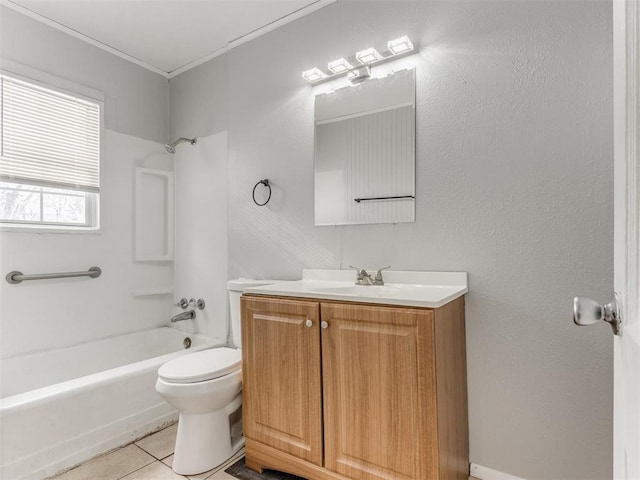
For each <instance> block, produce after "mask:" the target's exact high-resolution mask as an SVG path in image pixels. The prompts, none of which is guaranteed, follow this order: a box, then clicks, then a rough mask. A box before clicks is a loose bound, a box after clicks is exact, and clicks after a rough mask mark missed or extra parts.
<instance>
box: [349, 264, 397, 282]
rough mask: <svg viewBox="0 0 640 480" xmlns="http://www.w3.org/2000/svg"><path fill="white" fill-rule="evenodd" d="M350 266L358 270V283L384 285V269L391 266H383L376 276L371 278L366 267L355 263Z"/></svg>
mask: <svg viewBox="0 0 640 480" xmlns="http://www.w3.org/2000/svg"><path fill="white" fill-rule="evenodd" d="M349 267H350V268H353V269H354V270H355V271H356V272H357V276H356V285H384V279H383V278H382V271H383V270H386V269H388V268H391V266H387V267H382V268H381V269H379V270H378V272H377V273H376V278H371V275H370V274H369V273H367V271H366V270H365V269H364V268H357V267H354V266H353V265H349Z"/></svg>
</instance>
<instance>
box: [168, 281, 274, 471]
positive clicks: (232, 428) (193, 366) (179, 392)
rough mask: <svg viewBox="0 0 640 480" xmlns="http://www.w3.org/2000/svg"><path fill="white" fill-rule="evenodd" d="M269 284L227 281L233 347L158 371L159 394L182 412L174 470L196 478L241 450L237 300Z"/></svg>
mask: <svg viewBox="0 0 640 480" xmlns="http://www.w3.org/2000/svg"><path fill="white" fill-rule="evenodd" d="M269 283H274V281H273V280H246V279H239V280H231V281H229V282H228V284H227V290H228V292H229V304H230V316H231V329H232V338H233V344H234V346H235V347H237V348H227V347H220V348H212V349H209V350H202V351H199V352H195V353H191V354H188V355H184V356H182V357H179V358H176V359H174V360H171V361H170V362H167V363H165V364H164V365H162V366H161V367H160V369H159V370H158V381H157V382H156V390H157V392H158V393H159V394H160V395H161V396H162V398H164V400H165V401H166V402H167V403H168V404H169V405H171V406H173V407H174V408H176V409H177V410H178V411H179V412H180V418H179V420H178V435H177V437H176V447H175V453H174V456H173V470H174V471H175V472H176V473H178V474H181V475H195V474H198V473H202V472H206V471H207V470H211V469H212V468H214V467H216V466H218V465H220V464H222V463H223V462H225V461H226V460H227V459H229V458H230V457H231V456H232V455H233V454H234V453H235V452H237V451H238V450H239V449H240V448H242V446H243V445H244V437H243V436H242V423H241V422H242V415H241V410H240V407H241V405H242V396H241V393H240V392H241V390H242V370H241V362H242V354H241V351H240V350H239V348H240V345H241V335H240V296H241V295H242V291H243V290H244V289H245V288H249V287H253V286H257V285H266V284H269Z"/></svg>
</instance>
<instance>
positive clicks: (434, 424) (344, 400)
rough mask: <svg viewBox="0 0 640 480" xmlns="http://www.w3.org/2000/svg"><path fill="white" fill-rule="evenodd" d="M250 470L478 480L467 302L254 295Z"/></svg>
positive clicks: (247, 370)
mask: <svg viewBox="0 0 640 480" xmlns="http://www.w3.org/2000/svg"><path fill="white" fill-rule="evenodd" d="M242 344H243V351H242V354H243V405H244V406H243V416H244V434H245V437H246V464H247V466H249V467H250V468H252V469H254V470H256V471H260V472H261V471H262V469H264V468H268V469H274V470H281V471H285V472H289V473H293V474H295V475H299V476H301V477H304V478H308V479H333V480H344V479H358V480H360V479H362V480H382V479H385V480H391V479H402V480H409V479H416V480H418V479H419V480H432V479H433V480H435V479H438V480H454V479H455V480H458V479H459V480H462V479H464V480H467V478H468V475H469V463H468V426H467V393H466V355H465V333H464V299H463V298H458V299H456V300H453V301H452V302H450V303H448V304H446V305H445V306H443V307H441V308H437V309H428V308H413V307H403V306H388V305H373V304H360V303H352V302H337V301H324V300H306V299H304V300H297V299H295V300H294V299H291V298H283V297H268V296H253V295H245V296H243V298H242Z"/></svg>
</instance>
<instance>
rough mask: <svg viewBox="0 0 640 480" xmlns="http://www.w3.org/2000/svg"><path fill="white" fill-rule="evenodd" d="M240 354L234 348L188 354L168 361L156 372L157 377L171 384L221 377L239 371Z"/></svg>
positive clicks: (240, 364)
mask: <svg viewBox="0 0 640 480" xmlns="http://www.w3.org/2000/svg"><path fill="white" fill-rule="evenodd" d="M241 366H242V352H241V351H240V350H236V349H234V348H226V347H220V348H210V349H208V350H201V351H199V352H194V353H188V354H186V355H183V356H181V357H178V358H174V359H173V360H170V361H168V362H167V363H165V364H164V365H162V366H161V367H160V369H159V370H158V376H159V377H160V378H162V379H163V380H166V381H168V382H172V383H194V382H203V381H205V380H212V379H214V378H219V377H223V376H225V375H228V374H229V373H232V372H234V371H236V370H239V369H240V367H241Z"/></svg>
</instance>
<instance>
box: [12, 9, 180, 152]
mask: <svg viewBox="0 0 640 480" xmlns="http://www.w3.org/2000/svg"><path fill="white" fill-rule="evenodd" d="M0 31H1V32H2V42H1V43H0V57H2V58H3V59H6V60H11V61H15V62H18V63H20V64H23V65H26V66H28V67H30V68H35V69H37V70H40V71H42V72H45V73H48V74H51V75H55V76H58V77H61V78H64V79H68V80H71V81H73V82H75V83H78V84H80V85H84V86H87V87H90V88H92V89H95V90H99V91H101V92H104V94H105V128H108V129H110V130H114V131H116V132H119V133H126V134H128V135H133V136H136V137H139V138H144V139H146V140H153V141H156V142H160V143H166V142H167V141H168V140H167V136H168V134H169V85H168V82H167V79H166V78H164V77H162V76H160V75H158V74H156V73H153V72H150V71H149V70H145V69H144V68H142V67H139V66H138V65H135V64H133V63H131V62H128V61H127V60H124V59H122V58H119V57H116V56H115V55H113V54H111V53H109V52H106V51H104V50H101V49H99V48H97V47H94V46H93V45H90V44H88V43H86V42H83V41H81V40H78V39H77V38H74V37H72V36H71V35H68V34H66V33H64V32H61V31H59V30H56V29H54V28H52V27H49V26H47V25H44V24H42V23H40V22H38V21H36V20H33V19H31V18H29V17H26V16H24V15H22V14H20V13H18V12H16V11H14V10H11V9H9V8H6V7H0Z"/></svg>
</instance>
